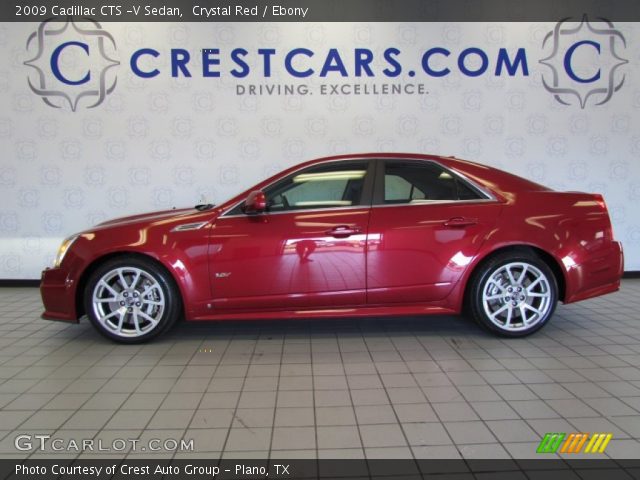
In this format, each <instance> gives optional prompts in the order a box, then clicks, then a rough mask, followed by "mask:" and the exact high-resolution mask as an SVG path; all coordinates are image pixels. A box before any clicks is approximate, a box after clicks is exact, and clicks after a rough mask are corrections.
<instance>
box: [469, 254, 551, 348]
mask: <svg viewBox="0 0 640 480" xmlns="http://www.w3.org/2000/svg"><path fill="white" fill-rule="evenodd" d="M467 303H468V310H469V312H470V313H471V316H472V317H473V318H474V319H475V320H476V322H478V323H479V324H480V325H482V326H483V327H484V328H486V329H487V330H489V331H491V332H493V333H495V334H497V335H500V336H503V337H524V336H527V335H530V334H532V333H534V332H536V331H538V330H540V329H541V328H542V327H543V326H545V325H546V324H547V322H548V321H549V319H550V318H551V316H552V315H553V312H554V310H555V308H556V305H557V303H558V284H557V281H556V278H555V275H554V274H553V271H552V270H551V269H550V268H549V266H548V265H547V264H546V263H545V262H544V261H543V260H542V259H540V258H539V257H538V256H537V255H535V254H534V253H529V252H526V251H518V252H505V253H501V254H498V255H496V256H494V257H491V258H489V259H488V260H487V261H485V262H483V263H482V264H481V265H480V266H479V267H478V270H477V271H476V272H475V273H474V275H473V277H472V280H471V288H470V291H469V296H468V298H467Z"/></svg>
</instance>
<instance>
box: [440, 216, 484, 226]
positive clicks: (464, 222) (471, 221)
mask: <svg viewBox="0 0 640 480" xmlns="http://www.w3.org/2000/svg"><path fill="white" fill-rule="evenodd" d="M477 223H478V220H477V219H475V218H466V217H453V218H450V219H449V220H447V221H446V222H444V226H445V227H451V228H464V227H470V226H471V225H475V224H477Z"/></svg>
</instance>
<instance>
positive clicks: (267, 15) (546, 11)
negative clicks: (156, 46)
mask: <svg viewBox="0 0 640 480" xmlns="http://www.w3.org/2000/svg"><path fill="white" fill-rule="evenodd" d="M54 6H55V7H56V8H54ZM116 6H117V7H118V8H117V9H116V8H112V7H116ZM25 7H27V8H25ZM33 7H36V8H35V9H34V8H33ZM43 7H44V8H43ZM103 7H104V8H103ZM132 7H136V9H134V8H132ZM201 7H202V8H205V9H216V10H215V11H216V12H218V13H215V14H210V15H209V16H207V15H206V14H203V11H202V10H200V8H201ZM60 8H64V9H65V12H71V13H69V14H70V15H72V16H73V17H83V16H86V17H90V18H92V19H93V20H96V21H99V22H548V21H553V22H557V21H559V20H561V19H564V18H575V19H580V18H582V17H583V16H584V15H587V16H588V18H590V19H596V18H606V19H607V20H610V21H626V22H637V21H640V1H638V0H216V1H211V0H102V1H98V0H2V2H0V21H2V22H37V21H43V20H46V19H48V18H51V17H55V16H59V15H60ZM70 8H75V10H68V9H70ZM154 8H155V9H156V10H155V12H157V14H155V15H152V14H149V12H150V11H152V9H154ZM176 9H177V10H176ZM208 11H209V12H210V13H211V12H214V10H208ZM176 12H179V14H180V15H177V14H176ZM303 12H304V14H303ZM167 13H169V14H167ZM65 14H67V13H63V15H65Z"/></svg>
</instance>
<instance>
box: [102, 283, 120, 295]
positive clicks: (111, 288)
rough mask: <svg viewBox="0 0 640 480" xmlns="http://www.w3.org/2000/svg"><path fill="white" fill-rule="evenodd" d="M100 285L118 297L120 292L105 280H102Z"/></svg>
mask: <svg viewBox="0 0 640 480" xmlns="http://www.w3.org/2000/svg"><path fill="white" fill-rule="evenodd" d="M98 285H99V286H102V287H104V288H106V289H107V290H109V292H111V294H112V295H114V296H116V297H117V296H118V292H116V291H115V289H114V288H113V287H112V286H111V285H109V284H108V283H107V282H105V281H104V279H103V280H100V282H99V283H98Z"/></svg>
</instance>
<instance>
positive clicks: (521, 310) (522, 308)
mask: <svg viewBox="0 0 640 480" xmlns="http://www.w3.org/2000/svg"><path fill="white" fill-rule="evenodd" d="M525 305H526V304H523V303H521V304H520V305H518V309H519V310H520V317H521V318H522V323H527V313H526V312H525V310H524V306H525Z"/></svg>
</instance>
